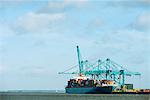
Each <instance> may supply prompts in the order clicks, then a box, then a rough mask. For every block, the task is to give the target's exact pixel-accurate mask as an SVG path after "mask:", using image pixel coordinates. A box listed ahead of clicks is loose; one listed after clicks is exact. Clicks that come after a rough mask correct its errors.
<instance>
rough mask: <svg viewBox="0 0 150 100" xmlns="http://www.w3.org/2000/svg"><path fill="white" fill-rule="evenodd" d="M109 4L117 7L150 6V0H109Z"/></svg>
mask: <svg viewBox="0 0 150 100" xmlns="http://www.w3.org/2000/svg"><path fill="white" fill-rule="evenodd" d="M107 4H108V5H109V6H113V7H114V6H115V7H127V8H135V7H149V6H150V3H149V0H132V1H131V0H115V1H107Z"/></svg>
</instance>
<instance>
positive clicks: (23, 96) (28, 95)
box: [0, 90, 150, 100]
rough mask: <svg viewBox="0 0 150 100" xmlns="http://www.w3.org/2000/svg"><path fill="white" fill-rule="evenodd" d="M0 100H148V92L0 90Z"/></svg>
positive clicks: (149, 98)
mask: <svg viewBox="0 0 150 100" xmlns="http://www.w3.org/2000/svg"><path fill="white" fill-rule="evenodd" d="M0 100H150V94H66V93H65V92H64V91H61V90H54V91H22V90H19V91H1V92H0Z"/></svg>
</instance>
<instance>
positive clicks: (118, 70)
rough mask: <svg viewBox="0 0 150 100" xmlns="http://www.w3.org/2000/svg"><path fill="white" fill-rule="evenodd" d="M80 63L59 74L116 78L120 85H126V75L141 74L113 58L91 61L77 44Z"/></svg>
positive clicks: (100, 78) (106, 78) (102, 78)
mask: <svg viewBox="0 0 150 100" xmlns="http://www.w3.org/2000/svg"><path fill="white" fill-rule="evenodd" d="M77 57H78V65H76V66H74V67H71V68H70V69H68V70H66V71H64V72H59V74H78V75H80V76H82V75H84V76H88V77H89V76H90V77H92V78H93V79H98V80H114V81H115V82H116V83H118V85H119V86H124V85H125V79H126V76H132V75H138V76H139V75H141V74H140V73H139V72H131V71H129V70H127V69H125V68H124V67H123V66H121V65H119V64H117V63H116V62H114V61H112V60H111V59H109V58H107V59H106V60H104V61H102V60H100V59H99V60H97V61H96V62H95V63H90V62H89V61H88V60H83V59H82V58H81V53H80V49H79V46H77ZM77 66H78V67H79V71H73V72H69V71H70V70H72V69H74V68H77Z"/></svg>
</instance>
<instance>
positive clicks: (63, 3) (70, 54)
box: [0, 0, 150, 90]
mask: <svg viewBox="0 0 150 100" xmlns="http://www.w3.org/2000/svg"><path fill="white" fill-rule="evenodd" d="M76 45H79V46H80V49H81V53H82V57H83V58H84V59H89V60H97V59H102V60H105V59H106V58H110V59H112V60H113V61H115V62H117V63H118V64H121V65H123V66H124V67H125V68H127V69H129V70H130V71H137V72H140V73H141V74H142V76H141V78H139V77H131V79H130V80H133V83H135V86H136V87H138V88H139V87H140V88H150V84H149V83H150V78H149V76H150V74H149V73H150V1H149V0H95V1H93V0H92V1H90V0H78V1H77V0H76V1H75V0H58V1H56V0H53V1H52V0H49V1H48V0H41V1H40V0H0V90H10V89H28V90H29V89H30V90H31V89H36V90H38V89H43V90H44V89H64V87H65V85H66V84H67V80H68V79H69V78H71V77H72V76H70V75H59V74H58V72H61V71H64V70H65V69H68V68H70V67H72V66H74V65H76V64H77V56H76Z"/></svg>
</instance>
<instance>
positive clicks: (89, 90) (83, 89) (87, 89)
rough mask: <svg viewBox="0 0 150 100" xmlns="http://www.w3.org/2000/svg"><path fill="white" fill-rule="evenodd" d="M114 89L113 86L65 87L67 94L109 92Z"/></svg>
mask: <svg viewBox="0 0 150 100" xmlns="http://www.w3.org/2000/svg"><path fill="white" fill-rule="evenodd" d="M113 90H114V87H113V86H105V87H66V93H69V94H110V93H112V91H113Z"/></svg>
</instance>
